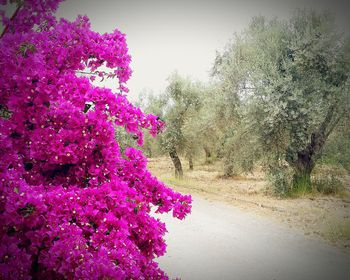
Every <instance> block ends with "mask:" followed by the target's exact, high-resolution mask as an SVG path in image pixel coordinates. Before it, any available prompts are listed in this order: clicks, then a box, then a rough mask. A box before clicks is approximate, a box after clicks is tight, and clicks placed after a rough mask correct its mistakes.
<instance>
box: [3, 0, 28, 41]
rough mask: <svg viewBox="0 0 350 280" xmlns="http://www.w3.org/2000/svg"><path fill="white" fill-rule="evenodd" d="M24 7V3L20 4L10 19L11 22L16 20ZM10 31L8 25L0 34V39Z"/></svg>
mask: <svg viewBox="0 0 350 280" xmlns="http://www.w3.org/2000/svg"><path fill="white" fill-rule="evenodd" d="M22 6H23V1H20V2H18V5H17V8H16V11H15V12H14V13H13V15H12V16H11V18H10V22H11V21H13V20H14V18H15V17H16V16H17V14H18V12H19V10H20V9H21V8H22ZM8 29H9V25H8V24H7V25H6V26H5V28H4V30H3V31H2V32H1V34H0V39H1V38H2V37H3V36H4V35H5V33H6V32H7V30H8Z"/></svg>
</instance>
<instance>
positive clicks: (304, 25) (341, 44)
mask: <svg viewBox="0 0 350 280" xmlns="http://www.w3.org/2000/svg"><path fill="white" fill-rule="evenodd" d="M349 61H350V60H349V41H346V39H345V38H344V37H342V36H341V35H339V34H337V32H336V29H335V26H334V21H333V19H332V17H331V16H330V15H328V14H322V15H318V14H315V13H313V12H309V11H297V12H296V13H295V14H294V16H293V17H292V18H291V19H290V20H289V21H282V20H277V19H274V20H270V21H268V20H266V19H265V18H263V17H257V18H255V19H253V20H252V22H251V24H250V26H249V27H248V28H247V29H246V30H245V32H243V33H242V34H241V35H240V36H236V37H235V40H234V41H233V42H232V43H230V44H229V45H228V46H227V48H226V50H225V51H224V52H223V53H222V54H220V55H218V57H217V59H216V63H215V66H214V75H215V76H216V77H218V78H219V80H220V81H221V82H222V83H223V84H224V85H226V89H227V90H228V92H230V93H231V96H235V97H236V99H237V100H238V102H236V104H238V108H237V109H236V110H237V111H238V112H241V113H242V115H241V116H242V118H244V119H247V120H249V121H248V122H249V123H250V124H251V125H250V128H251V130H250V131H251V133H255V134H256V135H257V136H258V138H259V143H260V145H261V147H262V148H263V150H264V151H265V155H266V156H267V157H266V158H267V162H269V163H270V164H271V162H272V161H276V160H277V161H279V162H280V163H281V162H282V161H284V160H285V161H287V162H288V163H289V165H290V166H291V167H293V168H294V169H295V171H300V170H299V169H302V168H303V167H302V166H301V165H302V164H301V162H300V160H301V155H302V153H304V154H307V156H308V157H309V160H310V164H309V167H310V168H309V169H310V170H312V168H313V166H314V164H315V161H317V159H318V158H319V157H320V155H321V154H322V148H323V145H324V143H325V141H326V139H327V138H328V136H329V135H330V134H331V132H332V131H333V129H334V128H335V127H336V126H337V124H338V122H339V121H340V120H341V119H342V118H343V117H344V114H345V113H346V110H348V109H349V69H350V67H349ZM315 143H316V144H315Z"/></svg>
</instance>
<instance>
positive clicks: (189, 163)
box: [188, 154, 193, 170]
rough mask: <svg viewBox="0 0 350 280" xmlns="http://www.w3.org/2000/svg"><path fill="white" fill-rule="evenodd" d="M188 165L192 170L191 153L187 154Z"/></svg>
mask: <svg viewBox="0 0 350 280" xmlns="http://www.w3.org/2000/svg"><path fill="white" fill-rule="evenodd" d="M188 165H189V168H190V170H193V159H192V154H189V156H188Z"/></svg>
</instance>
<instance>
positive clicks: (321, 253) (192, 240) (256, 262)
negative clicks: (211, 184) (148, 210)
mask: <svg viewBox="0 0 350 280" xmlns="http://www.w3.org/2000/svg"><path fill="white" fill-rule="evenodd" d="M159 218H160V219H161V220H162V221H163V222H165V223H166V225H167V229H168V231H169V233H168V234H167V236H166V240H167V244H168V250H167V251H168V252H167V254H166V255H165V256H163V257H161V258H159V259H158V261H159V264H160V266H161V268H162V269H164V270H165V271H166V272H167V273H168V275H169V276H170V277H171V278H175V277H181V278H182V279H183V280H186V279H191V280H192V279H193V280H195V279H198V280H199V279H200V280H206V279H237V280H240V279H242V280H244V279H247V280H254V279H257V280H264V279H266V280H273V279H275V280H289V279H290V280H301V279H305V280H309V279H310V280H311V279H317V280H323V279H330V280H331V279H332V280H336V279H339V280H341V279H344V280H348V279H350V255H349V254H346V253H344V252H342V251H340V249H338V248H335V247H332V246H330V245H327V244H326V243H325V242H324V241H323V240H321V239H317V237H309V238H308V237H306V236H305V235H303V233H302V232H301V231H298V230H296V229H291V228H288V227H286V226H285V225H283V224H278V223H277V222H276V221H273V220H271V219H268V218H264V217H261V216H255V215H254V214H252V213H250V214H249V213H245V212H243V211H242V210H240V209H238V208H234V207H232V206H229V205H225V204H223V203H218V202H209V201H207V200H205V199H203V198H200V197H197V196H195V197H194V202H193V209H192V214H191V215H190V216H189V217H187V218H186V220H184V221H178V220H176V219H174V218H172V217H171V216H170V215H160V216H159Z"/></svg>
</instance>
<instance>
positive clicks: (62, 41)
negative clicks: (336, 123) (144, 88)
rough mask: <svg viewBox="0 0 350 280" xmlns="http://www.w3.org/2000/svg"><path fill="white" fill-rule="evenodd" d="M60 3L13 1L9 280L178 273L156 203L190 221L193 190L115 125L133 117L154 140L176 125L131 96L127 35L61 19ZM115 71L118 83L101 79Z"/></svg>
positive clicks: (4, 96)
mask: <svg viewBox="0 0 350 280" xmlns="http://www.w3.org/2000/svg"><path fill="white" fill-rule="evenodd" d="M7 2H8V1H6V0H1V2H0V3H1V4H2V5H6V4H8V3H7ZM10 2H13V1H10ZM58 4H59V1H57V0H26V1H17V5H18V6H17V10H16V12H15V13H14V14H13V15H11V16H10V18H8V17H6V14H5V11H4V10H5V6H2V7H3V11H2V12H1V17H2V21H3V25H4V26H6V28H5V30H4V31H3V33H2V35H1V39H0V89H1V96H0V106H1V107H0V112H1V116H0V154H1V162H0V173H1V174H0V180H1V188H0V211H1V215H0V223H1V225H0V226H1V231H0V239H1V245H0V279H166V278H167V276H166V274H165V273H164V272H163V271H161V270H160V269H159V268H158V265H157V263H156V262H155V261H154V259H155V258H156V257H157V256H161V255H162V254H164V253H165V248H166V246H165V242H164V239H163V236H164V234H165V231H166V228H165V225H164V224H163V223H161V222H160V221H159V220H157V219H155V218H153V217H152V216H151V214H150V213H151V207H152V206H154V207H155V209H156V212H159V213H163V212H169V211H172V213H173V216H174V217H177V218H179V219H182V218H184V217H185V215H186V214H187V213H189V212H190V209H191V197H190V196H183V195H181V194H179V193H176V192H174V191H172V190H171V189H169V188H168V187H166V186H165V185H164V184H163V183H161V182H159V181H158V180H157V179H156V178H155V177H153V176H151V174H150V173H149V171H147V169H146V163H147V160H146V158H145V157H144V156H143V154H142V152H141V151H139V150H137V149H135V148H127V149H126V150H125V151H123V152H122V151H121V149H120V148H119V145H118V143H117V142H116V140H115V133H114V131H115V127H117V126H122V127H124V128H125V130H126V131H127V132H128V133H130V134H132V135H133V137H134V139H135V141H137V143H138V144H139V145H142V130H143V129H147V130H149V132H150V133H151V134H152V135H156V134H157V133H158V132H160V131H161V130H162V129H163V128H164V124H163V123H162V122H160V121H159V120H158V119H157V117H156V116H153V115H145V114H143V113H142V112H141V110H140V109H139V108H136V107H134V106H133V105H132V104H131V103H130V102H128V100H127V98H126V92H127V88H126V84H125V83H126V82H127V80H128V79H129V77H130V75H131V70H130V68H129V63H130V56H129V55H128V49H127V46H126V42H125V36H124V34H122V33H121V32H120V31H118V30H115V31H114V32H112V33H110V34H103V35H101V34H98V33H96V32H93V31H92V30H91V28H90V24H89V20H88V18H86V17H78V18H77V19H76V20H75V21H74V22H69V21H67V20H65V19H61V20H59V21H57V20H56V18H55V17H54V12H55V10H56V9H57V7H58ZM102 67H103V68H102ZM100 69H109V70H110V71H109V72H106V71H101V70H100ZM78 72H90V73H92V75H90V76H88V77H87V76H86V75H85V76H82V75H79V74H78ZM106 75H107V76H108V77H110V78H114V79H115V81H116V83H118V85H119V92H118V93H113V92H112V91H111V90H110V89H107V88H100V87H97V86H94V85H92V84H91V81H90V80H92V79H94V78H95V77H97V78H101V77H105V76H106Z"/></svg>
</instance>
